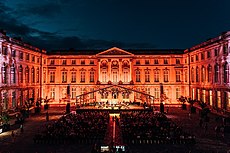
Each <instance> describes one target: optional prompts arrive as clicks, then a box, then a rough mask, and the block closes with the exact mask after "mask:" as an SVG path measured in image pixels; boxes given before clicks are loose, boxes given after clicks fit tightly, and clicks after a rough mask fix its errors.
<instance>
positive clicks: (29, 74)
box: [1, 63, 40, 84]
mask: <svg viewBox="0 0 230 153" xmlns="http://www.w3.org/2000/svg"><path fill="white" fill-rule="evenodd" d="M18 69H19V71H18V82H19V83H30V82H31V83H35V82H36V83H39V80H40V72H39V68H34V67H32V68H31V69H30V68H29V67H28V66H27V67H25V68H23V67H22V65H20V66H19V68H18ZM16 77H17V73H16V67H15V66H14V64H12V65H11V66H10V67H8V66H7V65H6V64H5V63H3V66H2V67H1V78H2V83H3V84H8V83H9V82H8V80H9V78H10V83H16Z"/></svg>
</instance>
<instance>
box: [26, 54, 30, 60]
mask: <svg viewBox="0 0 230 153" xmlns="http://www.w3.org/2000/svg"><path fill="white" fill-rule="evenodd" d="M26 60H27V61H29V60H30V54H29V53H27V54H26Z"/></svg>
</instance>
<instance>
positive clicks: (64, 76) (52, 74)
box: [49, 71, 95, 83]
mask: <svg viewBox="0 0 230 153" xmlns="http://www.w3.org/2000/svg"><path fill="white" fill-rule="evenodd" d="M67 77H68V74H67V71H62V72H61V81H62V83H67ZM70 77H71V83H75V82H76V81H77V72H76V71H71V76H70ZM94 77H95V71H90V72H89V82H94V81H95V80H94ZM49 78H50V83H54V82H55V71H50V73H49ZM85 81H86V71H80V82H82V83H84V82H85Z"/></svg>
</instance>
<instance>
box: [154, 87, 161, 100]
mask: <svg viewBox="0 0 230 153" xmlns="http://www.w3.org/2000/svg"><path fill="white" fill-rule="evenodd" d="M154 97H155V98H156V99H159V98H160V89H159V88H154Z"/></svg>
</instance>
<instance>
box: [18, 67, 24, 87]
mask: <svg viewBox="0 0 230 153" xmlns="http://www.w3.org/2000/svg"><path fill="white" fill-rule="evenodd" d="M19 83H23V68H22V65H20V66H19Z"/></svg>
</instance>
